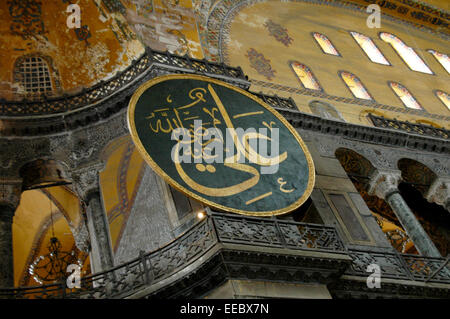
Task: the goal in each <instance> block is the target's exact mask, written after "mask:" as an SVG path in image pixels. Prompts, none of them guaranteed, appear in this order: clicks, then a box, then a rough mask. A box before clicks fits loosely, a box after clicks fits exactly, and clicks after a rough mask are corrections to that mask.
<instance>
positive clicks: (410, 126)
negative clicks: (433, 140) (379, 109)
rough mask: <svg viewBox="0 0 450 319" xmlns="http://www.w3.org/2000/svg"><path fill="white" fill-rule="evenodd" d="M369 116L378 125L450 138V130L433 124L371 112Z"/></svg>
mask: <svg viewBox="0 0 450 319" xmlns="http://www.w3.org/2000/svg"><path fill="white" fill-rule="evenodd" d="M369 118H370V120H371V121H372V123H373V125H375V126H376V127H383V128H389V129H395V130H401V131H405V132H408V133H413V134H419V135H428V136H433V137H438V138H443V139H448V138H449V137H450V131H448V130H446V129H443V128H436V127H433V126H431V125H425V124H417V123H409V122H404V121H397V120H396V119H387V118H385V117H382V116H376V115H373V114H370V113H369Z"/></svg>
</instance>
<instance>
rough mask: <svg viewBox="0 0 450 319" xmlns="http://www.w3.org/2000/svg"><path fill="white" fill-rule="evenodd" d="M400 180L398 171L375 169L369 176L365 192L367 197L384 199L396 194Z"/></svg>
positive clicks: (400, 175) (400, 176) (400, 174)
mask: <svg viewBox="0 0 450 319" xmlns="http://www.w3.org/2000/svg"><path fill="white" fill-rule="evenodd" d="M401 179H402V173H401V171H399V170H379V169H377V170H375V171H374V172H373V173H372V174H371V175H370V180H369V183H368V190H367V191H368V193H369V195H376V196H378V197H379V198H382V199H386V198H387V197H389V195H391V194H393V193H397V192H398V188H397V186H398V183H399V182H400V180H401Z"/></svg>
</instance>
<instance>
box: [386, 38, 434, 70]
mask: <svg viewBox="0 0 450 319" xmlns="http://www.w3.org/2000/svg"><path fill="white" fill-rule="evenodd" d="M382 33H386V34H390V35H393V36H394V37H396V38H397V39H398V40H400V41H401V42H402V43H403V44H404V45H405V46H407V47H408V48H410V49H411V50H413V51H414V53H415V54H416V55H417V57H418V58H419V59H420V60H421V61H422V63H423V64H424V65H425V66H426V67H427V68H428V70H430V72H431V73H428V72H422V71H417V70H413V69H411V67H410V66H409V65H408V63H406V61H405V59H403V57H402V56H401V55H400V53H398V51H397V50H396V49H395V48H394V46H393V45H392V44H390V43H389V42H387V41H385V40H383V39H382V38H381V34H382ZM378 37H379V38H380V39H381V41H383V42H385V43H387V44H388V45H389V46H390V47H391V48H392V50H393V51H394V52H395V54H397V56H398V57H399V58H400V60H401V61H402V62H403V64H404V65H406V67H407V68H408V69H409V70H410V71H413V72H418V73H421V74H428V75H436V74H435V73H434V71H433V70H432V69H431V68H430V67H429V66H428V64H427V63H426V62H425V60H424V59H423V58H422V57H421V56H420V55H419V54H418V53H417V52H416V50H415V49H414V48H413V47H410V46H409V45H407V44H406V42H405V41H403V40H402V39H400V37H398V36H396V35H395V34H393V33H390V32H385V31H380V32H378Z"/></svg>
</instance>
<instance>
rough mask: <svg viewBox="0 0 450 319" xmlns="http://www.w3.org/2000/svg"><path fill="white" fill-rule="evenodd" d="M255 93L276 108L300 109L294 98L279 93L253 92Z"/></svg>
mask: <svg viewBox="0 0 450 319" xmlns="http://www.w3.org/2000/svg"><path fill="white" fill-rule="evenodd" d="M251 93H252V94H253V95H256V96H257V97H259V98H260V99H261V100H263V101H264V102H265V103H267V104H269V105H270V106H272V107H274V108H282V109H288V110H294V111H298V108H297V105H296V104H295V102H294V100H293V99H292V98H291V97H289V98H283V97H279V96H277V95H266V94H264V93H262V92H259V93H255V92H251Z"/></svg>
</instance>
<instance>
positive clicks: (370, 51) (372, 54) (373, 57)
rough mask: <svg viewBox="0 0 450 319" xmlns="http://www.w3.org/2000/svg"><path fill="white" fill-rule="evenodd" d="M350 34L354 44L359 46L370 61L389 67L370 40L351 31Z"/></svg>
mask: <svg viewBox="0 0 450 319" xmlns="http://www.w3.org/2000/svg"><path fill="white" fill-rule="evenodd" d="M350 34H351V35H352V36H353V39H355V41H356V43H358V44H359V46H360V47H361V49H362V50H363V51H364V53H365V54H367V56H368V57H369V59H370V61H372V62H375V63H379V64H384V65H391V64H390V63H389V62H388V60H386V58H385V57H384V55H383V54H382V53H381V51H380V50H379V49H378V47H377V46H376V45H375V43H374V42H373V40H372V39H371V38H369V37H366V36H365V35H363V34H361V33H358V32H353V31H351V32H350Z"/></svg>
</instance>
